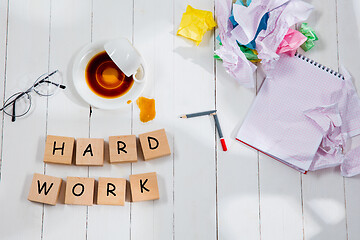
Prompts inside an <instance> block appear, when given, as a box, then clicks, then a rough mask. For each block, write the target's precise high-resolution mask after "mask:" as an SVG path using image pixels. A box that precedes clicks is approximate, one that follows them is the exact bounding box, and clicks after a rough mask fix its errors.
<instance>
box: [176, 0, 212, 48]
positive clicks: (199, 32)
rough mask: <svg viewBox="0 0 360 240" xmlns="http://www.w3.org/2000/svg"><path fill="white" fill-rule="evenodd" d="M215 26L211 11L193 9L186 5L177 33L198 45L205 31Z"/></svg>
mask: <svg viewBox="0 0 360 240" xmlns="http://www.w3.org/2000/svg"><path fill="white" fill-rule="evenodd" d="M215 26H216V22H215V20H214V18H213V14H212V12H210V11H205V10H199V9H195V8H193V7H191V6H190V5H188V6H187V8H186V12H184V14H183V16H182V19H181V23H180V26H179V29H178V31H177V35H180V36H183V37H186V38H189V39H191V40H194V41H195V43H196V45H199V44H200V42H201V40H202V38H203V36H204V34H205V32H206V31H208V30H211V29H213V28H214V27H215Z"/></svg>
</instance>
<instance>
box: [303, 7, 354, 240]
mask: <svg viewBox="0 0 360 240" xmlns="http://www.w3.org/2000/svg"><path fill="white" fill-rule="evenodd" d="M309 2H310V3H311V4H313V5H314V7H315V11H314V12H313V13H312V15H311V16H310V18H309V19H308V23H309V25H310V26H312V27H313V28H314V29H315V31H316V33H317V34H318V37H319V41H318V42H316V46H315V47H314V49H313V50H311V51H309V52H307V53H305V55H306V56H307V57H309V58H311V59H315V60H316V61H318V62H320V63H322V64H323V65H325V66H327V67H330V68H332V69H334V70H338V64H339V63H338V48H337V40H338V34H337V27H336V26H337V25H336V23H337V12H336V1H335V0H321V1H309ZM324 6H327V10H326V11H323V7H324ZM302 190H303V211H304V236H305V239H320V240H323V239H339V240H340V239H347V236H346V215H345V201H344V180H343V177H342V176H341V175H340V171H339V168H330V169H325V170H319V171H316V172H309V173H308V174H306V175H303V176H302Z"/></svg>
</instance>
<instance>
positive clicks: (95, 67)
mask: <svg viewBox="0 0 360 240" xmlns="http://www.w3.org/2000/svg"><path fill="white" fill-rule="evenodd" d="M85 79H86V83H87V85H88V86H89V88H90V89H91V91H93V92H94V93H95V94H96V95H98V96H100V97H103V98H117V97H120V96H122V95H124V94H125V93H127V92H128V91H129V90H130V88H131V87H132V85H133V84H134V79H133V76H130V77H127V76H126V75H125V74H124V73H123V72H122V71H121V70H120V69H119V68H118V67H117V66H116V64H115V63H114V62H113V61H112V60H111V58H110V57H109V55H108V54H107V53H106V52H105V51H103V52H100V53H98V54H97V55H95V56H94V57H93V58H92V59H91V60H90V61H89V63H88V65H87V66H86V70H85Z"/></svg>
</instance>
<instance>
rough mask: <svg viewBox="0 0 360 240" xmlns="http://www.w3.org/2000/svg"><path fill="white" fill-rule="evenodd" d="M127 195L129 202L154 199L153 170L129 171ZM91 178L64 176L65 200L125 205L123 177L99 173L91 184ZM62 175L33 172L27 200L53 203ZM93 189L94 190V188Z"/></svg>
mask: <svg viewBox="0 0 360 240" xmlns="http://www.w3.org/2000/svg"><path fill="white" fill-rule="evenodd" d="M129 180H130V184H129V185H130V197H131V201H132V202H139V201H149V200H156V199H159V198H160V195H159V188H158V182H157V176H156V173H155V172H151V173H143V174H135V175H130V177H129ZM95 182H96V181H95V179H94V178H87V177H67V178H66V184H65V202H64V203H65V204H71V205H86V206H91V205H93V204H94V202H95V203H96V204H97V205H119V206H124V205H125V198H126V185H127V184H126V183H127V180H126V179H125V178H106V177H100V178H99V180H98V181H97V184H95ZM61 183H62V179H61V178H58V177H52V176H47V175H43V174H38V173H35V174H34V176H33V180H32V183H31V187H30V192H29V195H28V200H30V201H32V202H39V203H45V204H49V205H56V203H57V201H58V198H59V193H60V189H61V185H62V184H61ZM95 190H96V191H95Z"/></svg>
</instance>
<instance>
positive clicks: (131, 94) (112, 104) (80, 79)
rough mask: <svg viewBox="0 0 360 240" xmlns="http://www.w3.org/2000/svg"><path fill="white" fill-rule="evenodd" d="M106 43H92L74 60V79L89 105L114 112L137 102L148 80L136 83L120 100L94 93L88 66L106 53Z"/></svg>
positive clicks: (75, 84)
mask: <svg viewBox="0 0 360 240" xmlns="http://www.w3.org/2000/svg"><path fill="white" fill-rule="evenodd" d="M106 42H108V41H101V42H95V43H91V44H88V45H86V46H85V47H84V48H83V49H81V51H80V52H79V53H78V54H77V55H76V57H75V59H74V65H73V69H72V78H73V82H74V86H75V89H76V91H77V92H78V94H79V95H80V96H81V97H82V98H83V99H84V100H85V101H86V102H87V103H89V104H90V105H91V106H93V107H96V108H100V109H108V110H112V109H118V108H121V107H123V106H125V105H127V104H128V101H131V102H134V101H136V99H137V98H138V97H139V96H140V95H141V93H142V92H143V90H144V88H145V82H146V79H144V80H145V81H142V82H138V81H134V84H133V86H132V87H131V89H130V90H129V91H128V92H127V93H125V94H124V95H122V96H120V97H118V98H113V99H108V98H102V97H100V96H98V95H96V94H95V93H93V92H92V91H91V90H90V88H89V86H88V85H87V83H86V80H85V70H86V66H87V64H88V62H89V61H90V59H91V58H92V57H94V56H95V55H96V54H98V53H100V52H103V51H105V49H104V44H105V43H106Z"/></svg>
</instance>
